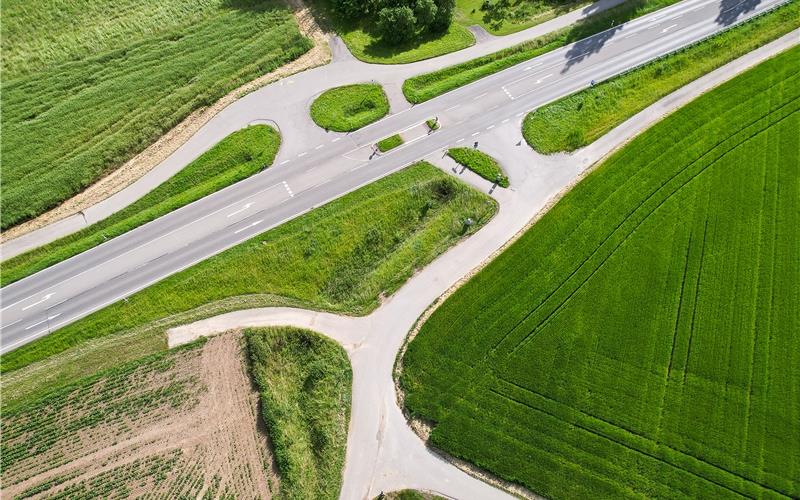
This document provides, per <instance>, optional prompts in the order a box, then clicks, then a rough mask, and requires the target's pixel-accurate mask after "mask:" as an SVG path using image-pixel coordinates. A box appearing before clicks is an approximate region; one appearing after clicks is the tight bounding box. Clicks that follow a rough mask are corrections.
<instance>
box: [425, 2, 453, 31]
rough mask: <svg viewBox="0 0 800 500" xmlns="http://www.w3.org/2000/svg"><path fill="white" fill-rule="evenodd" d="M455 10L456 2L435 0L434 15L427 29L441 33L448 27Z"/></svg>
mask: <svg viewBox="0 0 800 500" xmlns="http://www.w3.org/2000/svg"><path fill="white" fill-rule="evenodd" d="M455 10H456V0H436V15H435V16H434V19H433V22H431V23H430V24H429V25H428V29H430V30H431V31H433V32H437V31H438V32H441V31H445V30H447V28H449V27H450V23H451V22H452V21H453V12H454V11H455Z"/></svg>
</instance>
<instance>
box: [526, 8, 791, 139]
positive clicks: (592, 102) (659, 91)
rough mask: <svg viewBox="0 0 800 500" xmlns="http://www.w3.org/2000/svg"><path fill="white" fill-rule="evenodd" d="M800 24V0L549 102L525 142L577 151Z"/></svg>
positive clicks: (532, 118)
mask: <svg viewBox="0 0 800 500" xmlns="http://www.w3.org/2000/svg"><path fill="white" fill-rule="evenodd" d="M798 27H800V2H792V3H790V4H789V5H786V6H784V7H781V8H779V9H778V10H776V11H774V12H771V13H768V14H766V15H764V16H761V17H759V18H757V19H754V20H753V21H750V22H748V23H745V24H743V25H741V26H737V27H735V28H733V29H731V30H729V31H727V32H725V33H722V34H720V35H718V36H715V37H713V38H711V39H709V40H706V41H703V42H701V43H699V44H697V45H694V46H692V47H689V48H687V49H685V50H683V51H681V52H678V53H676V54H673V55H670V56H667V57H665V58H662V59H659V60H657V61H654V62H653V63H651V64H648V65H647V66H644V67H642V68H639V69H636V70H633V71H631V72H629V73H626V74H624V75H621V76H618V77H616V78H613V79H611V80H608V81H605V82H602V83H600V84H599V85H596V86H594V87H591V88H588V89H586V90H583V91H581V92H578V93H576V94H572V95H570V96H568V97H565V98H563V99H560V100H558V101H555V102H553V103H551V104H547V105H545V106H543V107H541V108H539V109H537V110H535V111H533V112H532V113H530V114H528V115H527V116H526V117H525V121H524V123H523V126H522V132H523V135H524V136H525V140H526V141H527V142H528V144H530V146H531V147H532V148H534V149H535V150H536V151H539V152H540V153H544V154H549V153H556V152H559V151H574V150H576V149H578V148H581V147H583V146H586V145H588V144H591V143H592V142H594V141H595V140H597V139H598V138H599V137H601V136H603V135H604V134H606V133H607V132H609V131H611V130H612V129H613V128H614V127H616V126H617V125H619V124H621V123H622V122H624V121H625V120H627V119H628V118H630V117H631V116H633V115H635V114H636V113H638V112H639V111H641V110H643V109H644V108H646V107H647V106H649V105H651V104H653V103H654V102H656V101H658V100H659V99H661V98H662V97H664V96H666V95H668V94H669V93H671V92H674V91H675V90H677V89H679V88H681V87H683V86H684V85H686V84H688V83H689V82H691V81H693V80H696V79H697V78H700V77H701V76H703V75H705V74H707V73H709V72H711V71H713V70H714V69H716V68H719V67H720V66H722V65H724V64H726V63H728V62H730V61H733V60H734V59H736V58H738V57H741V56H743V55H745V54H746V53H748V52H750V51H752V50H754V49H756V48H758V47H760V46H762V45H764V44H766V43H768V42H770V41H772V40H775V39H777V38H779V37H781V36H782V35H785V34H786V33H789V32H790V31H792V30H794V29H796V28H798Z"/></svg>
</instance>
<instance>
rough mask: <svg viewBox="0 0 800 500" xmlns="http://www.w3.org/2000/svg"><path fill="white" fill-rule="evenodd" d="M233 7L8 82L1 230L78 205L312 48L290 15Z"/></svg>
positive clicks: (272, 8) (254, 6) (263, 6)
mask: <svg viewBox="0 0 800 500" xmlns="http://www.w3.org/2000/svg"><path fill="white" fill-rule="evenodd" d="M235 4H236V6H235V7H234V6H220V7H218V9H217V13H216V15H212V16H209V17H207V18H206V19H203V20H199V21H197V22H194V23H188V24H187V25H186V26H182V27H181V28H180V29H175V30H172V31H167V32H165V33H156V34H153V35H152V36H148V37H145V38H144V39H142V40H138V41H129V42H128V44H123V45H121V46H118V47H116V48H115V49H113V50H108V51H106V52H98V53H93V54H92V55H91V56H86V57H84V58H82V59H79V60H75V61H70V62H63V63H61V64H57V65H54V66H47V67H44V68H43V69H41V70H39V71H36V72H32V73H29V74H23V75H21V76H18V77H16V78H11V77H8V76H7V77H5V78H4V80H3V83H2V92H3V107H2V111H1V112H0V113H1V114H2V117H1V118H2V122H3V135H2V150H3V176H2V180H1V182H2V184H1V187H2V189H3V199H2V221H1V222H2V228H3V229H6V228H8V227H10V226H13V225H15V224H18V223H20V222H22V221H24V220H26V219H30V218H32V217H35V216H37V215H38V214H40V213H42V212H43V211H45V210H48V209H49V208H52V207H53V206H55V205H57V204H58V203H59V202H61V201H62V200H64V199H67V198H69V197H70V196H73V195H75V194H76V193H78V192H80V191H81V190H83V189H84V188H86V187H87V186H89V185H90V184H92V183H93V182H94V181H96V180H97V179H98V178H100V177H101V176H103V175H105V174H108V173H109V172H111V171H113V170H114V169H115V168H117V167H119V166H120V165H121V164H123V163H124V162H125V161H126V160H128V159H129V158H131V157H132V156H134V155H135V154H137V153H139V152H140V151H142V150H143V149H144V148H146V147H147V146H148V145H149V144H151V143H152V142H154V141H155V140H156V139H158V138H159V137H161V136H162V135H163V134H164V133H165V132H166V131H168V130H170V129H171V128H172V127H174V126H175V125H176V124H178V123H179V122H180V121H181V120H183V119H184V118H185V117H186V116H188V115H189V114H190V113H191V112H192V111H194V110H196V109H198V108H200V107H203V106H207V105H210V104H212V103H213V102H214V101H216V100H217V99H218V98H220V97H222V96H223V95H224V94H225V93H227V92H228V91H230V90H232V89H234V88H236V87H237V86H239V85H241V84H243V83H245V82H247V81H249V80H252V79H253V78H254V77H256V76H260V75H262V74H264V73H267V72H269V71H271V70H273V69H275V68H277V67H279V66H281V65H282V64H284V63H286V62H288V61H291V60H293V59H295V58H297V57H299V56H300V55H301V54H303V53H304V52H306V51H307V50H308V49H309V48H310V46H311V42H310V41H309V40H307V39H306V38H305V37H303V36H302V35H301V34H300V32H299V30H298V28H297V23H296V22H295V20H294V18H293V17H292V15H291V12H290V11H289V10H288V9H287V8H285V7H282V6H276V5H275V4H272V3H271V2H257V1H255V0H242V1H239V2H235ZM31 8H32V9H33V10H37V9H38V10H42V9H46V8H49V7H48V6H47V5H45V4H44V3H42V5H34V6H33V7H31ZM10 41H11V40H10Z"/></svg>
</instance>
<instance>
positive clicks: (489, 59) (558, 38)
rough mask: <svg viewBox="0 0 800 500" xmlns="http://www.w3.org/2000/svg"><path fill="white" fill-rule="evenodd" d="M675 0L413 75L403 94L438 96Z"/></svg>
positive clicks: (649, 1) (640, 0)
mask: <svg viewBox="0 0 800 500" xmlns="http://www.w3.org/2000/svg"><path fill="white" fill-rule="evenodd" d="M676 1H677V0H636V1H631V2H625V3H624V4H622V5H619V6H617V7H614V8H613V9H609V10H607V11H605V12H601V13H600V14H595V15H593V16H591V17H589V18H588V19H586V20H584V21H580V22H578V23H575V24H574V25H573V26H570V27H568V28H564V29H561V30H558V31H554V32H552V33H549V34H547V35H544V36H541V37H539V38H534V39H533V40H529V41H527V42H523V43H521V44H519V45H515V46H513V47H509V48H507V49H503V50H500V51H498V52H494V53H492V54H488V55H485V56H482V57H478V58H475V59H472V60H469V61H466V62H463V63H460V64H455V65H453V66H448V67H446V68H442V69H440V70H436V71H432V72H430V73H423V74H421V75H417V76H414V77H412V78H409V79H408V80H406V81H405V82H403V95H405V97H406V99H407V100H408V101H409V102H411V103H414V104H418V103H421V102H424V101H427V100H428V99H433V98H434V97H437V96H440V95H442V94H444V93H445V92H449V91H451V90H453V89H456V88H458V87H462V86H464V85H466V84H468V83H472V82H474V81H476V80H479V79H481V78H483V77H485V76H489V75H491V74H494V73H497V72H500V71H502V70H504V69H507V68H510V67H511V66H514V65H516V64H519V63H521V62H523V61H527V60H528V59H532V58H534V57H537V56H540V55H542V54H544V53H546V52H550V51H552V50H555V49H558V48H561V47H563V46H565V45H569V44H570V43H573V42H576V41H578V40H581V39H583V38H586V37H588V36H591V35H594V34H596V33H599V32H601V31H604V30H606V29H608V28H609V27H612V26H619V25H620V24H623V23H625V22H627V21H630V20H631V19H635V18H637V17H640V16H643V15H645V14H648V13H650V12H653V11H655V10H658V9H660V8H662V7H666V6H667V5H670V4H673V3H675V2H676Z"/></svg>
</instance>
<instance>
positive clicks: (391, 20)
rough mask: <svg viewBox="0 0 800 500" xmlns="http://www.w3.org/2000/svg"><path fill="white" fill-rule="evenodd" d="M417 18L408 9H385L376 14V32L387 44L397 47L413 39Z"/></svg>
mask: <svg viewBox="0 0 800 500" xmlns="http://www.w3.org/2000/svg"><path fill="white" fill-rule="evenodd" d="M416 24H417V18H416V17H414V11H412V10H411V8H410V7H386V8H383V9H381V11H380V12H378V32H379V33H380V35H381V38H383V39H384V40H386V41H387V42H389V43H391V44H395V45H399V44H401V43H403V42H407V41H409V40H411V39H412V38H413V37H414V34H415V32H416V29H415V26H416Z"/></svg>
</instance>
